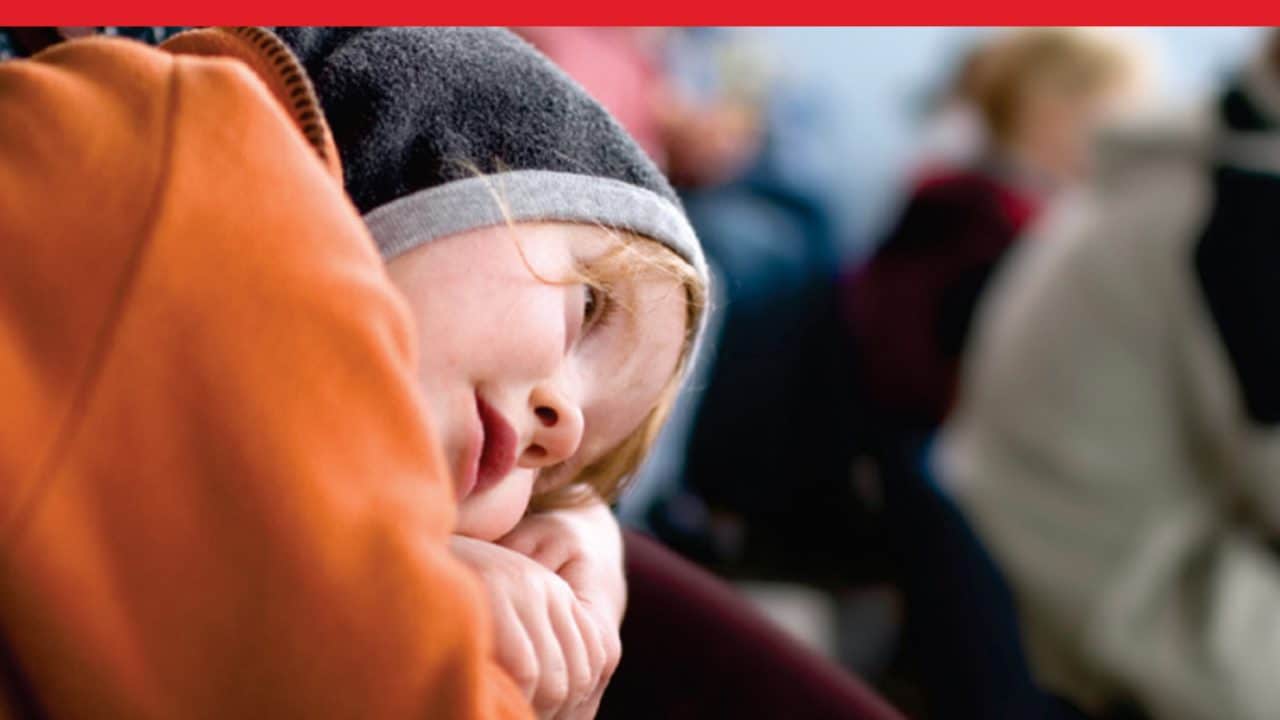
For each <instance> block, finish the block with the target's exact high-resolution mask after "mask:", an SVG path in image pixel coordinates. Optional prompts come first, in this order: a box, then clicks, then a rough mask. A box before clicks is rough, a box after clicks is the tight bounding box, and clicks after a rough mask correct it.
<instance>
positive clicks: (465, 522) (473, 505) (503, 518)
mask: <svg viewBox="0 0 1280 720" xmlns="http://www.w3.org/2000/svg"><path fill="white" fill-rule="evenodd" d="M484 499H485V498H484V497H483V496H481V497H472V498H467V499H466V500H464V501H463V502H462V504H461V505H460V506H458V524H457V526H456V527H455V528H454V532H455V533H457V534H458V535H465V536H466V537H469V538H475V539H476V540H485V541H488V542H496V541H498V540H500V539H501V538H502V536H504V535H506V534H507V533H509V532H511V530H512V529H514V528H515V526H516V524H517V523H519V522H520V518H521V516H522V515H523V514H524V513H523V511H520V512H514V511H512V512H505V511H503V510H504V509H501V508H491V507H486V505H488V503H485V502H484Z"/></svg>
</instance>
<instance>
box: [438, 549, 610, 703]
mask: <svg viewBox="0 0 1280 720" xmlns="http://www.w3.org/2000/svg"><path fill="white" fill-rule="evenodd" d="M452 548H453V551H454V554H455V555H456V556H457V557H458V558H459V559H461V560H462V561H463V562H464V563H466V564H467V565H468V566H470V567H471V569H472V570H474V571H475V572H476V573H477V574H478V575H479V576H480V578H481V581H482V582H483V583H484V587H485V590H486V591H487V593H488V596H489V605H490V607H491V608H492V612H493V614H494V628H495V633H494V635H495V640H496V651H497V660H498V663H499V664H500V665H502V667H503V668H504V669H506V671H507V672H508V673H510V674H511V677H512V678H513V679H514V680H515V681H516V683H517V684H518V685H519V686H520V687H521V688H522V689H523V690H524V691H525V695H526V696H527V697H528V698H529V699H530V702H531V703H532V704H533V708H534V710H535V711H536V712H537V713H538V715H539V717H542V718H555V719H556V720H589V719H590V718H592V717H594V716H595V713H596V709H597V708H598V707H599V705H600V698H601V696H603V694H604V688H605V686H606V685H607V683H608V679H609V676H610V675H611V674H612V672H613V669H614V667H616V665H617V660H616V657H617V655H618V652H616V651H614V652H613V653H612V657H613V658H615V659H614V660H612V661H610V660H609V658H610V657H611V653H610V650H609V643H610V642H612V643H613V646H614V647H616V645H617V630H616V628H614V629H613V632H612V634H610V633H605V632H602V630H601V623H600V622H599V620H598V619H597V618H595V617H593V613H592V612H590V611H589V610H588V609H587V606H586V605H585V604H584V603H582V602H580V601H579V600H578V598H577V597H576V596H575V595H574V592H573V590H572V588H570V586H569V584H568V583H567V582H565V580H564V579H562V578H561V577H559V576H558V575H556V574H555V573H554V572H552V571H550V570H548V569H547V568H545V567H543V566H542V565H540V564H538V563H537V562H535V561H533V560H531V559H529V558H527V557H525V556H524V555H521V554H520V553H518V552H515V551H513V550H510V549H508V548H505V547H502V546H500V545H496V544H494V543H490V542H485V541H483V540H475V539H472V538H467V537H462V536H460V535H455V536H454V537H453V540H452Z"/></svg>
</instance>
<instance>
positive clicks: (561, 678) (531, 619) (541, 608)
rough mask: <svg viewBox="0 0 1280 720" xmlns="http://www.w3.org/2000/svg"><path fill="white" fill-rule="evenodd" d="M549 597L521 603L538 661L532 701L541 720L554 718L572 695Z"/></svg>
mask: <svg viewBox="0 0 1280 720" xmlns="http://www.w3.org/2000/svg"><path fill="white" fill-rule="evenodd" d="M550 605H551V602H550V597H545V598H544V599H543V601H542V602H530V603H522V606H523V609H522V611H521V613H520V617H521V620H522V621H523V623H524V627H525V630H526V632H528V635H529V640H530V641H531V642H532V643H533V651H534V653H535V654H536V655H537V658H538V671H539V673H538V678H537V682H536V684H535V687H534V688H533V692H532V695H531V696H530V702H531V703H532V705H533V709H534V711H536V712H537V713H538V715H539V716H540V717H554V716H555V714H556V713H557V712H559V710H560V707H561V706H562V705H563V704H564V701H565V698H566V697H567V696H568V694H569V668H568V666H567V664H566V661H565V657H564V651H563V649H562V648H561V647H560V639H559V638H558V637H557V634H556V632H555V629H554V628H553V627H552V624H551V613H550V609H551V608H550Z"/></svg>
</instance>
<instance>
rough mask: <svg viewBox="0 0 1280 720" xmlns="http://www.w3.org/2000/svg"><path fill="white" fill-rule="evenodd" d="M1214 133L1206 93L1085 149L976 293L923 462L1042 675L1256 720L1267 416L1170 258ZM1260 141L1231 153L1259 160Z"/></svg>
mask: <svg viewBox="0 0 1280 720" xmlns="http://www.w3.org/2000/svg"><path fill="white" fill-rule="evenodd" d="M1272 88H1273V89H1277V88H1280V82H1277V83H1273V84H1272ZM1263 104H1264V105H1267V104H1269V105H1271V106H1272V107H1271V109H1272V110H1276V111H1278V112H1280V103H1277V102H1276V97H1274V96H1273V97H1271V98H1270V99H1269V100H1267V99H1263ZM1277 117H1280V114H1278V115H1277ZM1216 132H1217V129H1216V128H1215V124H1214V121H1213V120H1212V116H1211V113H1209V112H1208V111H1207V109H1206V111H1205V112H1203V113H1199V114H1196V115H1193V116H1188V117H1183V118H1181V119H1180V120H1178V121H1177V122H1174V123H1169V124H1162V125H1161V126H1160V127H1159V128H1155V129H1152V128H1147V129H1146V130H1145V131H1142V132H1132V133H1127V134H1126V133H1121V134H1119V135H1118V136H1117V137H1114V138H1111V139H1110V140H1109V141H1106V142H1104V143H1102V145H1101V153H1100V155H1101V156H1100V163H1101V169H1100V172H1099V175H1098V178H1097V180H1096V182H1095V184H1094V186H1093V187H1091V188H1089V189H1088V190H1087V191H1085V192H1083V193H1081V194H1080V196H1079V197H1076V198H1073V199H1071V200H1070V201H1069V202H1068V203H1066V205H1065V206H1064V207H1061V208H1058V209H1057V210H1056V211H1055V212H1053V213H1051V214H1050V217H1049V219H1048V221H1047V222H1046V223H1045V224H1044V225H1042V226H1041V227H1040V228H1039V230H1038V231H1037V232H1038V233H1040V234H1042V236H1043V237H1041V238H1040V239H1039V241H1037V242H1026V243H1023V244H1022V245H1021V248H1022V252H1021V254H1020V255H1019V256H1018V257H1016V258H1015V259H1014V261H1013V262H1011V263H1010V265H1009V268H1008V271H1007V272H1005V273H1004V274H1003V276H1002V277H1001V278H999V280H998V281H997V283H996V285H995V286H994V287H993V289H992V291H991V293H990V294H989V295H988V301H987V304H986V306H985V307H984V308H983V310H982V311H981V313H980V316H979V320H978V325H977V328H978V329H977V333H976V335H975V339H974V345H973V352H972V354H971V355H970V356H969V358H968V362H969V366H968V368H967V371H966V375H965V379H964V382H963V383H962V384H963V386H964V389H963V391H962V396H961V398H960V402H959V406H958V408H957V412H956V413H955V415H954V416H953V421H952V422H951V424H950V425H949V426H948V428H947V430H946V432H945V434H944V437H943V439H942V442H941V443H940V446H939V453H938V455H937V456H936V457H935V460H937V461H938V470H939V472H940V474H941V476H942V477H944V478H945V479H946V481H947V482H948V484H949V486H950V489H952V490H953V492H954V493H955V495H956V497H957V500H958V501H959V502H960V504H961V505H962V506H963V507H964V508H965V510H966V512H967V513H968V515H969V517H970V518H971V520H972V521H973V522H974V524H975V526H976V528H977V530H978V531H979V534H980V535H981V536H982V538H983V540H984V541H985V542H986V544H987V545H988V547H989V549H990V550H991V551H992V553H993V554H994V555H995V556H996V558H997V560H998V562H999V563H1000V565H1001V566H1002V568H1003V569H1004V571H1005V573H1006V575H1007V577H1008V579H1009V581H1010V583H1011V585H1012V586H1013V589H1014V591H1015V594H1016V597H1017V601H1018V606H1019V610H1020V614H1021V620H1022V623H1023V630H1024V637H1025V640H1026V642H1027V645H1028V650H1029V653H1030V656H1031V659H1032V663H1033V665H1034V669H1035V671H1036V674H1037V676H1038V677H1039V678H1040V679H1041V680H1042V681H1043V682H1044V683H1045V684H1046V685H1047V686H1048V687H1049V688H1050V689H1053V690H1055V691H1058V692H1062V693H1065V694H1066V695H1068V696H1069V697H1071V698H1072V699H1073V700H1074V701H1076V702H1077V703H1080V704H1081V705H1082V706H1084V707H1086V708H1090V709H1097V708H1100V707H1102V706H1104V705H1105V704H1107V703H1108V702H1110V701H1113V700H1117V699H1121V698H1130V699H1134V700H1137V701H1138V702H1139V703H1140V704H1141V705H1142V706H1143V707H1144V708H1146V709H1147V711H1148V712H1149V713H1150V714H1151V715H1152V716H1153V717H1155V718H1159V719H1161V720H1164V719H1169V718H1174V719H1177V720H1210V719H1212V720H1225V719H1230V718H1239V719H1241V720H1263V719H1264V718H1265V719H1268V720H1272V719H1274V718H1277V717H1280V561H1278V560H1277V557H1276V556H1275V555H1273V554H1272V552H1271V551H1270V550H1269V549H1268V548H1267V547H1266V543H1267V540H1268V539H1274V538H1276V537H1280V428H1277V427H1276V426H1270V427H1264V426H1260V425H1256V424H1252V423H1250V422H1249V420H1248V418H1247V416H1246V413H1245V411H1244V408H1243V405H1242V399H1241V394H1240V390H1239V388H1238V382H1237V380H1236V376H1235V374H1234V372H1233V370H1232V366H1231V364H1230V362H1229V360H1228V357H1227V355H1226V352H1225V350H1224V348H1223V346H1222V344H1221V341H1220V340H1219V337H1218V331H1217V328H1216V327H1215V325H1214V324H1213V322H1212V319H1211V317H1210V315H1209V313H1208V310H1207V309H1206V307H1205V306H1204V301H1203V299H1202V294H1201V293H1202V290H1201V288H1200V286H1199V284H1198V283H1197V278H1196V275H1195V269H1194V265H1193V257H1192V253H1193V250H1194V247H1195V243H1196V241H1197V239H1198V238H1199V234H1200V232H1201V231H1202V229H1203V227H1204V222H1205V220H1206V217H1207V213H1208V211H1209V209H1210V206H1211V204H1212V197H1211V193H1210V191H1211V174H1210V163H1211V161H1212V159H1213V156H1214V154H1215V153H1217V152H1218V150H1216V149H1215V148H1216V147H1217V146H1216V145H1215V143H1214V136H1215V133H1216ZM1255 139H1256V138H1255ZM1265 139H1266V140H1267V141H1268V142H1269V143H1270V147H1269V148H1268V149H1267V150H1266V151H1264V152H1250V153H1245V154H1243V155H1242V156H1240V157H1237V158H1235V159H1236V160H1238V161H1240V162H1244V163H1247V164H1251V165H1253V166H1254V167H1255V169H1260V170H1263V171H1265V172H1269V173H1273V174H1280V137H1277V136H1269V137H1267V138H1265ZM1276 212H1277V213H1280V206H1277V207H1276ZM1276 242H1280V237H1277V238H1276ZM1259 312H1280V308H1275V307H1266V306H1265V305H1263V306H1260V307H1259ZM1276 372H1280V368H1276Z"/></svg>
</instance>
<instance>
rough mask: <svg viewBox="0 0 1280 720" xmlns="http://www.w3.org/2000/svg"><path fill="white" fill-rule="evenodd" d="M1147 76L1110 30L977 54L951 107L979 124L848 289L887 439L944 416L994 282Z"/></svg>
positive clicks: (915, 194) (1030, 40) (929, 173)
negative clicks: (979, 307) (977, 311)
mask: <svg viewBox="0 0 1280 720" xmlns="http://www.w3.org/2000/svg"><path fill="white" fill-rule="evenodd" d="M1143 74H1144V73H1143V61H1142V59H1141V57H1140V55H1139V54H1138V52H1137V51H1136V50H1135V48H1134V46H1133V44H1132V42H1131V41H1130V40H1129V39H1127V38H1124V37H1118V36H1115V35H1114V34H1113V33H1109V32H1104V31H1101V30H1085V29H1076V28H1034V29H1025V30H1015V31H1010V32H1008V33H1005V34H1002V35H998V36H996V37H994V38H991V39H990V40H989V41H987V43H986V44H983V45H980V46H978V47H977V48H976V49H975V50H973V51H972V52H971V54H970V58H969V60H968V62H967V63H966V64H965V66H964V68H963V69H962V71H961V72H960V74H959V75H958V77H957V85H956V87H955V89H954V90H953V92H952V93H951V96H952V99H951V101H950V105H951V108H950V109H949V110H948V111H947V112H949V113H952V114H958V115H955V116H956V117H958V118H961V119H963V118H965V117H968V118H969V119H970V122H972V121H973V120H974V119H975V118H974V117H973V116H972V115H965V113H966V111H968V112H972V111H976V114H977V117H976V119H977V120H979V121H980V122H979V128H977V129H970V130H969V131H968V137H967V139H968V141H969V143H970V144H971V147H970V148H969V149H968V151H967V152H965V151H964V150H963V149H959V150H953V151H952V152H951V153H950V154H949V155H946V154H939V155H938V156H935V157H934V158H931V159H930V160H929V161H928V162H927V164H926V165H925V166H924V168H923V172H922V176H921V177H920V178H919V179H918V180H917V181H916V184H915V187H914V189H913V190H912V191H911V194H910V196H909V197H908V199H907V200H906V203H905V206H904V208H903V210H902V212H901V215H900V216H899V218H898V220H897V221H896V222H895V223H894V224H893V226H892V227H891V228H890V230H889V232H888V233H887V235H886V236H885V239H884V240H883V242H881V243H880V245H879V247H878V248H877V249H876V251H875V254H874V255H873V256H872V257H871V259H870V261H869V262H867V263H865V264H864V265H862V266H861V267H859V268H857V269H856V270H855V271H854V272H853V273H852V274H851V277H849V278H848V280H847V283H846V288H845V300H846V310H847V314H848V318H849V323H850V327H851V329H852V332H853V336H854V338H855V341H856V346H857V348H858V359H859V363H860V371H861V373H862V382H863V385H864V388H865V395H866V398H865V399H866V401H867V402H869V403H870V404H871V405H872V407H873V410H872V412H873V414H874V417H875V423H874V425H875V428H874V430H875V432H876V433H877V434H878V435H879V436H880V437H881V438H882V442H884V443H888V444H889V445H890V446H892V445H894V444H896V443H899V442H918V441H920V440H921V439H922V438H923V437H924V436H925V435H927V434H928V433H929V432H930V431H931V430H932V429H933V428H935V427H937V425H938V424H939V423H940V422H941V421H942V419H943V418H944V417H945V416H946V413H947V411H948V409H949V408H950V406H951V402H952V397H953V393H954V390H955V381H956V374H957V371H958V368H959V364H960V360H961V355H962V352H963V349H964V345H965V340H966V336H967V334H968V328H969V323H970V318H971V317H972V314H973V310H974V307H975V306H976V304H977V301H978V298H979V297H980V295H981V293H982V290H983V288H984V287H985V286H986V284H987V281H988V279H989V278H990V277H991V275H992V273H993V272H994V271H995V270H996V268H997V267H998V265H999V263H1000V260H1001V259H1002V258H1003V257H1004V255H1005V253H1006V252H1007V251H1008V250H1009V249H1010V248H1011V247H1012V246H1013V245H1014V243H1015V242H1016V241H1017V239H1018V237H1019V236H1020V234H1021V232H1022V230H1023V229H1024V228H1025V227H1026V226H1027V225H1028V223H1030V222H1031V221H1032V220H1033V219H1034V218H1035V217H1036V215H1037V214H1038V213H1039V212H1040V210H1041V208H1043V207H1044V206H1045V204H1046V203H1047V202H1049V201H1050V200H1051V199H1052V198H1053V197H1054V195H1055V194H1057V193H1058V192H1060V191H1061V190H1063V189H1064V188H1067V187H1069V186H1071V185H1072V184H1073V183H1075V182H1076V181H1078V180H1079V179H1081V178H1082V177H1083V176H1084V175H1085V173H1086V172H1087V170H1088V167H1089V163H1090V151H1089V142H1090V140H1091V138H1092V137H1093V134H1094V132H1095V131H1096V130H1097V128H1098V127H1099V126H1100V125H1101V124H1102V123H1103V122H1104V121H1106V120H1107V119H1108V118H1111V117H1114V116H1115V115H1116V114H1117V112H1118V111H1119V110H1121V109H1123V108H1125V107H1126V106H1131V105H1133V102H1132V101H1133V98H1134V96H1135V95H1137V94H1139V93H1140V92H1141V91H1142V89H1143V84H1142V78H1143ZM953 122H963V120H955V121H953ZM961 139H964V138H963V137H962V138H961ZM973 143H982V145H981V147H980V149H978V148H974V147H972V144H973Z"/></svg>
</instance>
